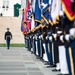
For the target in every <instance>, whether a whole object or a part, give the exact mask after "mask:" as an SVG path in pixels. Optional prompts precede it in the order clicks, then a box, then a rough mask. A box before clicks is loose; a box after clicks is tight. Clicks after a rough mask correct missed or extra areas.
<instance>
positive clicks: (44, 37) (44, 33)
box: [42, 25, 48, 64]
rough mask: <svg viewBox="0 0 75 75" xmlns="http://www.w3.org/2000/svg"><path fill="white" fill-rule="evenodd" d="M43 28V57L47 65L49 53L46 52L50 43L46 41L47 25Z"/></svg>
mask: <svg viewBox="0 0 75 75" xmlns="http://www.w3.org/2000/svg"><path fill="white" fill-rule="evenodd" d="M42 28H43V48H44V51H45V53H44V56H43V59H44V61H45V62H46V63H48V58H47V52H46V50H47V43H48V40H46V36H47V27H46V25H43V27H42ZM46 63H45V64H46Z"/></svg>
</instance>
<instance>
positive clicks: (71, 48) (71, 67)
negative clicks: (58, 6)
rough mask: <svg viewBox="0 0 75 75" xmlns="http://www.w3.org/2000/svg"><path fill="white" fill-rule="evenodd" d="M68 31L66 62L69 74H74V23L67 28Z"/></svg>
mask: <svg viewBox="0 0 75 75" xmlns="http://www.w3.org/2000/svg"><path fill="white" fill-rule="evenodd" d="M69 33H70V39H69V40H68V41H69V42H70V43H69V47H68V48H67V50H66V51H67V52H66V54H67V63H68V70H69V75H75V65H74V64H75V24H74V25H73V28H71V29H70V30H69Z"/></svg>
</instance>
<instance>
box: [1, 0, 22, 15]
mask: <svg viewBox="0 0 75 75" xmlns="http://www.w3.org/2000/svg"><path fill="white" fill-rule="evenodd" d="M20 7H21V0H0V14H1V13H2V15H3V16H19V13H18V12H19V8H20ZM16 14H17V15H16Z"/></svg>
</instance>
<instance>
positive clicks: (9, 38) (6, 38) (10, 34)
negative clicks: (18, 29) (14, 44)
mask: <svg viewBox="0 0 75 75" xmlns="http://www.w3.org/2000/svg"><path fill="white" fill-rule="evenodd" d="M11 39H12V33H11V32H10V31H9V28H7V32H5V40H6V45H7V49H9V47H10V40H11Z"/></svg>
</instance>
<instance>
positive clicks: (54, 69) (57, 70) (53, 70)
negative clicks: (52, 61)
mask: <svg viewBox="0 0 75 75" xmlns="http://www.w3.org/2000/svg"><path fill="white" fill-rule="evenodd" d="M52 71H55V72H56V71H60V69H59V70H57V69H54V70H52Z"/></svg>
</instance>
